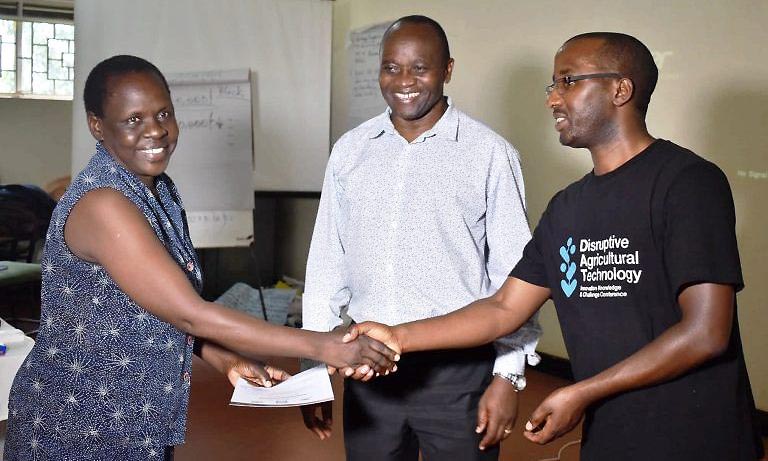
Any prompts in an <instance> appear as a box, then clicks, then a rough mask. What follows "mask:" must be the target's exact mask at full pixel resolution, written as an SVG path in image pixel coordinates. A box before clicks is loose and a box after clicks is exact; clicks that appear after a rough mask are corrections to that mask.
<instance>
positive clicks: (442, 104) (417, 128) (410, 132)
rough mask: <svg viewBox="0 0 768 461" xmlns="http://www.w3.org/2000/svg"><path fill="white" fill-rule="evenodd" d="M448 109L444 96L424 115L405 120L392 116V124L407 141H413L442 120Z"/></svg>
mask: <svg viewBox="0 0 768 461" xmlns="http://www.w3.org/2000/svg"><path fill="white" fill-rule="evenodd" d="M446 110H448V100H447V99H446V98H445V97H442V98H441V99H440V101H438V102H437V104H435V105H434V106H433V107H432V109H430V110H429V112H427V113H426V114H425V115H424V116H423V117H421V118H419V119H416V120H405V119H402V118H399V117H393V116H390V120H392V125H394V127H395V130H397V132H398V133H400V136H402V137H403V138H405V140H406V141H408V142H411V141H413V140H414V139H416V138H418V137H419V136H421V135H422V134H424V133H425V132H427V131H429V130H431V129H432V127H433V126H435V124H437V122H438V121H439V120H440V117H442V116H443V114H444V113H445V111H446Z"/></svg>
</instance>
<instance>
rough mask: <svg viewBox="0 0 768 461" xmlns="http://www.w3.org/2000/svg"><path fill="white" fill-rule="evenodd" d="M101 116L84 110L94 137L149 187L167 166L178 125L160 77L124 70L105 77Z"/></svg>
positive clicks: (175, 139)
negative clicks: (105, 83)
mask: <svg viewBox="0 0 768 461" xmlns="http://www.w3.org/2000/svg"><path fill="white" fill-rule="evenodd" d="M102 112H103V114H104V115H103V116H101V117H99V116H97V115H95V114H93V113H88V127H89V129H90V130H91V134H92V135H93V137H94V138H96V139H97V140H99V141H101V143H102V145H103V146H104V148H106V149H107V151H109V153H110V154H112V156H113V157H114V158H115V160H117V161H118V162H119V163H120V164H121V165H123V166H124V167H125V168H126V169H128V170H129V171H131V172H132V173H134V174H136V175H137V176H138V177H139V179H141V181H142V182H143V183H144V184H146V185H147V186H149V187H152V186H153V185H154V179H155V177H156V176H158V175H160V174H162V173H163V172H164V171H165V169H166V168H167V167H168V162H169V160H170V158H171V154H172V153H173V151H174V149H175V148H176V141H177V139H178V137H179V127H178V125H177V124H176V118H175V115H174V112H173V103H172V101H171V95H170V94H169V93H168V91H167V90H166V88H165V85H164V84H163V82H162V80H161V79H160V77H158V76H157V75H154V74H152V73H149V72H128V73H125V74H120V75H115V76H112V77H109V79H108V80H107V91H106V94H105V97H104V100H103V107H102Z"/></svg>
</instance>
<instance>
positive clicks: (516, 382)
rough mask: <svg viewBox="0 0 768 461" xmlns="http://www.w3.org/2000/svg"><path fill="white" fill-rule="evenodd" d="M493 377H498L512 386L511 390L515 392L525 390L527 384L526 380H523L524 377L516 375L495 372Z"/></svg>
mask: <svg viewBox="0 0 768 461" xmlns="http://www.w3.org/2000/svg"><path fill="white" fill-rule="evenodd" d="M493 376H494V377H499V378H501V379H504V380H505V381H507V382H509V383H510V384H511V385H512V388H513V389H514V390H515V392H520V391H522V390H523V389H525V386H526V385H527V384H528V382H527V380H526V379H525V376H523V375H521V374H517V373H501V372H495V373H494V374H493Z"/></svg>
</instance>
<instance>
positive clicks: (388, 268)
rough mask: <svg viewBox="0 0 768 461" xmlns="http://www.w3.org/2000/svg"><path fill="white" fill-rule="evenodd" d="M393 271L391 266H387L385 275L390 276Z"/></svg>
mask: <svg viewBox="0 0 768 461" xmlns="http://www.w3.org/2000/svg"><path fill="white" fill-rule="evenodd" d="M393 270H394V267H393V266H392V264H387V273H388V274H391V273H392V271H393Z"/></svg>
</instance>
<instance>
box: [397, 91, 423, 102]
mask: <svg viewBox="0 0 768 461" xmlns="http://www.w3.org/2000/svg"><path fill="white" fill-rule="evenodd" d="M420 94H421V93H420V92H409V93H395V98H396V99H397V100H398V101H400V102H411V101H413V100H414V99H416V97H417V96H419V95H420Z"/></svg>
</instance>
